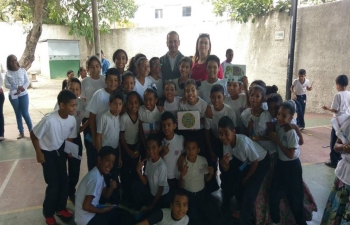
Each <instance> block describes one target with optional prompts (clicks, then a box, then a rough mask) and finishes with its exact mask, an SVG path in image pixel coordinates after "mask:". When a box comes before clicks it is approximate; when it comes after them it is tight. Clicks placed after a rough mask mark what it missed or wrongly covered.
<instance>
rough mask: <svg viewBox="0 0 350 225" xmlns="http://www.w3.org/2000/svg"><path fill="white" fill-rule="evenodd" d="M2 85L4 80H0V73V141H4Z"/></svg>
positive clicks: (0, 76)
mask: <svg viewBox="0 0 350 225" xmlns="http://www.w3.org/2000/svg"><path fill="white" fill-rule="evenodd" d="M3 83H4V79H3V78H2V74H1V72H0V141H3V140H4V127H5V122H4V112H3V111H4V101H5V95H4V90H3V89H2V85H3Z"/></svg>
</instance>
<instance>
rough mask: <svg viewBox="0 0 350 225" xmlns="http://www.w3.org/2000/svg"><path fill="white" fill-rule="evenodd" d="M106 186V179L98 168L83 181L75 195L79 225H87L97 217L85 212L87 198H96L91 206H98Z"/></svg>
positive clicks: (76, 219)
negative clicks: (89, 196)
mask: <svg viewBox="0 0 350 225" xmlns="http://www.w3.org/2000/svg"><path fill="white" fill-rule="evenodd" d="M105 186H106V184H105V180H104V177H103V175H102V174H101V173H100V171H99V170H98V169H97V167H96V166H95V167H94V168H93V169H92V170H91V171H90V172H89V173H88V174H86V175H85V177H84V178H83V179H82V180H81V182H80V184H79V187H78V189H77V193H76V195H75V212H74V218H75V219H74V221H75V222H76V223H77V225H86V224H88V223H89V221H90V220H91V219H92V218H93V217H94V216H95V213H91V212H87V211H84V210H83V203H84V199H85V196H87V195H92V196H94V198H93V199H92V203H91V204H92V205H93V206H97V204H98V203H99V201H100V198H101V194H102V190H103V188H104V187H105Z"/></svg>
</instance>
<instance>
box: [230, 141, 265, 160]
mask: <svg viewBox="0 0 350 225" xmlns="http://www.w3.org/2000/svg"><path fill="white" fill-rule="evenodd" d="M223 152H224V155H226V154H227V153H230V154H231V157H230V160H231V159H232V155H234V156H235V157H236V158H237V159H239V160H240V161H241V162H245V161H247V160H248V161H249V162H253V161H255V160H257V159H258V160H259V161H261V160H263V159H264V158H265V156H266V154H267V151H266V150H265V149H264V148H263V147H261V146H260V145H259V144H258V143H256V142H254V141H252V140H251V139H250V138H248V137H247V136H245V135H243V134H236V146H235V147H234V148H232V147H231V145H224V147H223Z"/></svg>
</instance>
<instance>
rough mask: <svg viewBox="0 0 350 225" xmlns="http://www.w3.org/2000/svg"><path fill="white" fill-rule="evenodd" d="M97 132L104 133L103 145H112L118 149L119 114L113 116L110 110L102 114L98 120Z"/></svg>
mask: <svg viewBox="0 0 350 225" xmlns="http://www.w3.org/2000/svg"><path fill="white" fill-rule="evenodd" d="M96 132H97V133H99V134H102V147H104V146H111V147H112V148H114V149H116V148H117V147H118V145H119V132H120V122H119V115H117V116H113V115H112V113H111V111H110V110H108V111H107V112H105V113H104V114H102V116H101V118H100V120H98V121H97V131H96Z"/></svg>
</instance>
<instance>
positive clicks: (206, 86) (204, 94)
mask: <svg viewBox="0 0 350 225" xmlns="http://www.w3.org/2000/svg"><path fill="white" fill-rule="evenodd" d="M214 84H221V86H223V87H224V95H225V96H228V94H227V88H226V81H225V80H221V79H217V81H215V82H214V83H212V84H211V83H209V82H208V80H205V81H203V82H202V85H201V86H200V87H199V96H200V97H201V98H202V99H203V100H204V101H205V102H206V103H208V104H209V103H211V100H210V91H211V88H212V87H213V86H214Z"/></svg>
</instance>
